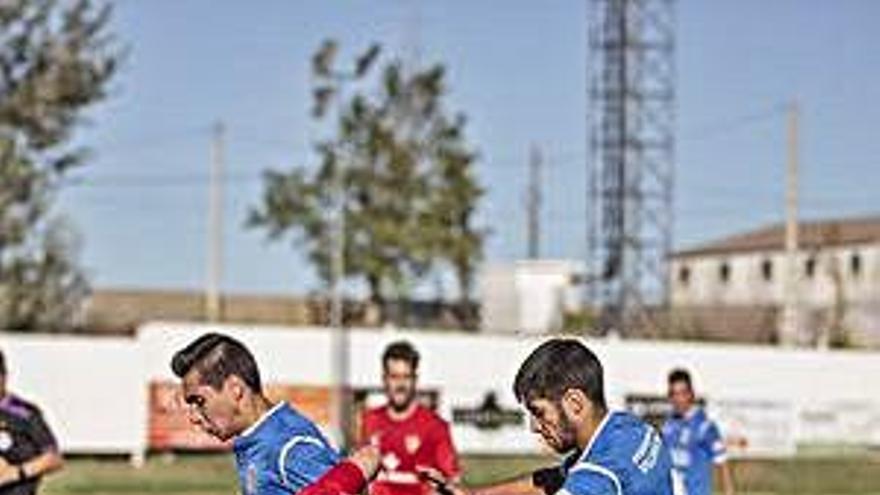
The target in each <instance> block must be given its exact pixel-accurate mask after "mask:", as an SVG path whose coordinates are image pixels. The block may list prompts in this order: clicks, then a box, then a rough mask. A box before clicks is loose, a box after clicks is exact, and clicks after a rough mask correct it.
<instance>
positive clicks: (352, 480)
mask: <svg viewBox="0 0 880 495" xmlns="http://www.w3.org/2000/svg"><path fill="white" fill-rule="evenodd" d="M366 487H367V480H366V479H365V478H364V474H363V473H362V472H361V470H360V468H359V467H357V466H356V465H355V464H354V463H353V462H350V461H342V462H340V463H339V464H337V465H336V466H333V468H331V469H330V470H329V471H327V472H326V473H324V474H323V475H322V476H321V477H320V478H318V479H317V480H315V482H314V483H312V484H310V485H308V486H306V487H305V488H303V489H302V490H300V491H299V492H297V495H354V494H356V493H360V492H362V491H363V490H364V489H365V488H366Z"/></svg>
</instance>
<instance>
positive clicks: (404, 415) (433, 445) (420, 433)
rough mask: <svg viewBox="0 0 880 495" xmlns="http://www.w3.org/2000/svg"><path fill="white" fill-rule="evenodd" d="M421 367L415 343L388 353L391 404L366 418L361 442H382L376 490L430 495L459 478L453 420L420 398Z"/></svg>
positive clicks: (385, 378)
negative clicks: (450, 429) (441, 416)
mask: <svg viewBox="0 0 880 495" xmlns="http://www.w3.org/2000/svg"><path fill="white" fill-rule="evenodd" d="M418 368H419V353H418V352H417V351H416V350H415V348H413V346H412V345H411V344H410V343H409V342H395V343H393V344H391V345H389V346H388V347H387V348H386V349H385V352H384V354H383V355H382V371H383V374H382V382H383V385H384V388H385V396H386V398H387V403H386V404H385V405H384V406H381V407H378V408H375V409H370V410H368V411H366V412H365V413H364V415H363V418H362V421H361V436H360V438H361V443H369V444H372V445H375V446H377V447H378V448H379V451H380V453H381V456H382V468H381V470H380V471H379V475H378V476H377V478H376V480H375V481H374V482H373V483H372V484H371V485H370V493H371V495H427V494H429V493H431V492H432V491H433V488H432V487H434V486H437V483H436V482H437V481H440V482H441V483H443V482H456V481H457V480H458V477H459V474H460V472H459V465H458V456H457V454H456V452H455V447H454V446H453V443H452V438H451V436H450V433H449V425H448V424H447V423H446V421H444V420H443V419H442V418H440V416H438V415H437V413H435V412H434V411H432V410H431V409H429V408H427V407H425V406H423V405H421V404H420V403H419V402H418V400H416V382H417V381H418ZM429 478H431V479H433V480H434V483H431V482H429Z"/></svg>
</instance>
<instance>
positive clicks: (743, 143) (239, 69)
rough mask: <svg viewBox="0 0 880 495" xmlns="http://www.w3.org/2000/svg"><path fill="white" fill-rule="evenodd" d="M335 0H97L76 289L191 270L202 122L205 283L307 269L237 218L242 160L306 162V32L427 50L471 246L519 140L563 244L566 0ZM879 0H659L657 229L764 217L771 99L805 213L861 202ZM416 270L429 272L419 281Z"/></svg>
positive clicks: (253, 285)
mask: <svg viewBox="0 0 880 495" xmlns="http://www.w3.org/2000/svg"><path fill="white" fill-rule="evenodd" d="M413 1H414V0H383V1H378V0H372V1H366V0H349V1H326V0H324V1H318V0H300V1H296V2H290V1H283V0H273V1H263V2H258V3H256V2H217V1H210V0H137V1H135V0H130V1H119V2H117V3H116V11H115V17H114V21H113V27H114V29H115V31H116V33H117V34H118V36H119V37H120V39H121V40H122V41H124V42H125V43H126V44H127V45H128V46H129V49H130V54H129V57H128V60H127V62H126V64H125V66H124V68H123V69H122V71H121V72H120V73H119V75H118V77H117V79H116V80H115V81H114V82H113V88H112V95H111V97H110V98H109V99H108V100H107V101H106V102H104V103H102V104H101V105H100V106H99V107H97V108H95V109H93V110H92V111H90V112H89V114H88V120H89V122H88V124H87V126H86V127H85V128H83V129H82V131H81V132H80V133H79V141H80V142H82V143H83V144H86V145H88V146H90V147H92V149H93V150H94V152H95V159H94V161H93V162H91V163H90V164H89V165H88V166H86V167H83V168H82V169H81V170H78V171H76V172H75V174H74V175H75V176H76V177H77V178H78V180H79V182H80V184H79V185H75V186H71V187H69V188H67V189H65V190H63V192H62V193H61V197H60V201H59V203H58V205H57V211H58V212H59V213H63V214H65V215H67V216H68V217H69V218H70V219H72V220H73V222H74V223H75V224H76V225H77V226H78V228H79V230H80V232H81V234H82V237H83V248H82V262H83V264H84V265H85V267H86V269H87V271H88V273H89V275H90V276H91V278H92V280H93V282H94V284H95V285H96V286H98V287H154V288H198V287H200V286H202V284H203V281H204V279H205V253H206V247H205V238H206V225H207V219H206V208H207V181H206V177H207V171H208V166H209V146H210V132H209V129H210V126H211V124H212V123H213V122H214V121H216V120H218V119H221V120H223V121H224V122H225V124H226V126H227V128H228V133H227V169H228V173H229V175H230V176H231V177H232V179H231V180H230V182H229V183H228V186H227V192H226V193H227V203H226V213H227V215H226V221H225V228H226V234H225V249H226V253H225V277H224V284H223V285H224V288H225V289H226V290H229V291H233V292H258V293H305V292H308V291H311V290H317V289H318V288H319V284H318V283H317V281H316V279H315V277H314V275H313V273H312V272H311V270H310V268H309V267H308V265H307V264H306V263H305V262H304V261H303V260H302V258H301V256H300V254H299V253H297V252H295V251H294V250H292V248H291V246H290V245H289V244H287V243H278V244H269V243H267V242H266V240H265V239H264V237H263V235H262V234H261V233H260V232H259V231H248V230H245V229H244V228H243V227H242V224H243V221H244V218H245V215H246V213H247V209H248V207H249V206H250V205H253V204H255V203H256V202H257V200H258V199H259V195H260V189H261V182H260V180H259V174H260V171H261V170H263V169H265V168H268V167H274V168H279V167H290V166H293V165H309V164H313V163H314V162H313V161H311V160H310V157H309V155H308V149H309V143H310V142H312V141H313V140H314V139H316V138H317V137H320V136H321V135H322V132H323V131H322V128H320V127H319V126H317V125H315V124H314V123H312V122H311V121H310V120H309V117H308V108H309V78H308V61H309V56H310V54H311V53H312V52H313V51H314V49H315V48H316V47H317V45H318V44H319V43H320V41H321V40H322V39H324V38H326V37H334V38H337V39H339V40H340V42H341V44H342V48H343V56H346V55H349V56H350V55H352V54H353V53H355V52H357V51H359V50H362V49H363V48H364V47H366V46H367V45H368V44H369V43H370V42H371V41H374V40H375V41H379V42H381V43H383V45H384V46H385V47H386V50H387V52H393V53H404V54H406V53H412V52H413V49H414V47H415V48H417V50H416V52H417V53H418V54H419V59H420V61H421V62H422V63H432V62H443V63H445V64H446V65H447V66H448V73H449V85H450V95H449V106H450V107H451V108H452V109H454V110H460V111H463V112H465V113H466V114H467V115H468V117H469V125H468V131H469V138H470V140H471V142H472V143H473V144H474V145H475V146H476V147H477V148H478V149H479V150H480V152H481V156H482V160H481V162H480V164H479V165H478V167H479V176H480V179H481V181H482V183H483V185H484V186H485V187H486V188H487V189H488V195H487V197H486V199H485V202H484V204H483V205H482V210H481V214H482V218H483V220H484V222H485V223H486V224H487V225H488V226H489V227H490V228H492V230H493V235H492V237H491V238H490V240H489V242H488V245H487V256H488V258H489V260H511V259H516V258H517V257H520V256H522V255H523V253H524V252H525V247H526V235H525V232H526V230H525V206H524V201H523V197H524V189H525V187H526V163H527V159H528V148H529V145H530V143H536V144H538V145H540V146H541V148H542V149H543V152H544V154H545V156H546V162H547V165H546V170H545V176H544V195H545V207H544V210H543V212H542V221H543V226H544V228H543V241H542V244H543V253H544V254H545V255H546V256H548V257H564V258H578V259H581V258H583V257H584V256H585V242H584V239H585V226H584V219H583V217H584V214H583V212H584V211H585V208H586V206H585V196H586V192H585V190H586V188H585V182H586V173H585V167H586V165H585V158H584V155H585V148H586V145H585V138H584V136H585V134H586V131H585V126H586V116H585V111H586V105H587V102H586V97H585V94H586V87H585V78H584V74H585V70H586V69H585V64H586V41H585V40H586V8H585V2H584V1H573V0H544V1H541V2H535V1H528V0H506V1H505V2H489V1H473V0H471V1H467V0H444V1H442V2H425V1H422V2H420V3H419V4H418V7H413ZM877 19H880V2H876V1H872V0H846V1H839V2H830V1H823V2H820V1H818V0H810V1H808V0H774V1H773V2H767V1H759V0H713V1H696V0H680V1H678V2H677V62H676V63H677V68H678V87H677V91H678V111H677V122H678V126H677V127H678V144H677V165H676V175H677V188H676V228H675V239H676V240H675V244H676V246H678V247H683V246H687V245H689V244H693V243H695V242H700V241H703V240H708V239H712V238H713V237H716V236H719V235H724V234H728V233H732V232H735V231H737V230H741V229H747V228H752V227H756V226H758V225H761V224H763V223H766V222H771V221H776V220H779V219H780V218H781V216H782V204H783V203H782V197H783V179H784V164H785V127H784V126H785V117H784V114H783V113H782V112H780V111H779V110H778V109H779V108H780V105H782V104H784V103H785V102H786V101H788V100H790V99H792V98H794V97H796V98H797V99H798V100H799V101H800V104H801V109H802V118H801V136H800V139H801V148H800V153H801V164H802V184H801V193H802V196H803V198H802V199H803V203H802V205H801V207H802V211H803V213H804V216H806V217H829V216H841V215H862V214H872V213H880V196H878V194H877V193H876V187H877V185H878V184H880V167H878V166H877V165H876V163H875V160H876V159H875V157H877V156H878V155H880V140H878V139H876V135H877V131H876V128H877V126H878V124H880V105H878V104H877V102H878V101H880V50H877V49H876V46H878V41H880V40H878V36H880V35H878V34H876V33H877V30H876V28H875V24H876V20H877ZM429 285H430V284H429Z"/></svg>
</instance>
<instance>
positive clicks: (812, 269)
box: [804, 258, 816, 278]
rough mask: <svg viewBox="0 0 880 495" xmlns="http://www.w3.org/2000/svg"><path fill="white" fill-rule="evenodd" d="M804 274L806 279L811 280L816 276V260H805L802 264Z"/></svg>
mask: <svg viewBox="0 0 880 495" xmlns="http://www.w3.org/2000/svg"><path fill="white" fill-rule="evenodd" d="M804 274H805V275H806V276H807V278H813V275H815V274H816V258H807V261H805V262H804Z"/></svg>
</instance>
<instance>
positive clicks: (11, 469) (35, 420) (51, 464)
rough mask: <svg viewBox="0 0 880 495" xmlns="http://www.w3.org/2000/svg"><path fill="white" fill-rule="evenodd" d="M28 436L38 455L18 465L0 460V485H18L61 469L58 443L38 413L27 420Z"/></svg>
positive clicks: (61, 462) (62, 462)
mask: <svg viewBox="0 0 880 495" xmlns="http://www.w3.org/2000/svg"><path fill="white" fill-rule="evenodd" d="M28 428H29V429H28V435H30V437H31V439H32V440H33V442H34V444H36V445H37V446H38V447H39V448H40V453H39V454H37V455H36V456H34V457H31V458H30V459H27V460H26V461H24V462H22V463H20V464H10V463H9V462H8V461H6V459H3V458H0V485H7V484H10V483H19V482H22V481H26V480H29V479H33V478H39V477H40V476H43V475H46V474H49V473H51V472H53V471H57V470H59V469H61V467H62V466H63V465H64V461H63V459H62V458H61V453H60V452H59V451H58V443H57V441H56V440H55V436H54V435H53V434H52V430H50V429H49V425H47V424H46V421H45V420H44V419H43V415H42V414H40V412H39V411H35V413H34V414H33V416H31V418H30V419H29V420H28Z"/></svg>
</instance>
